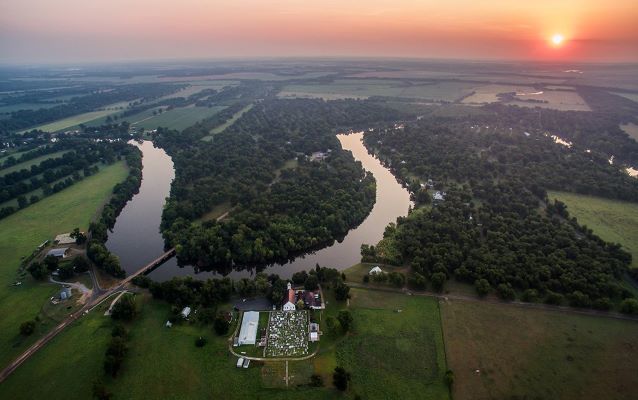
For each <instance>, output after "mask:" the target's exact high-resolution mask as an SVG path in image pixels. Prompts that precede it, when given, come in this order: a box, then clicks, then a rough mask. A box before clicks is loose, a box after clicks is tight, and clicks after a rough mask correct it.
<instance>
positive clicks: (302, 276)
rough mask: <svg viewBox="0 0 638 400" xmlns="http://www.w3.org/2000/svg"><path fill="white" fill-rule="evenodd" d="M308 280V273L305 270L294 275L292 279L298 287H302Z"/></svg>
mask: <svg viewBox="0 0 638 400" xmlns="http://www.w3.org/2000/svg"><path fill="white" fill-rule="evenodd" d="M306 279H308V273H307V272H306V271H305V270H304V271H299V272H295V273H294V274H292V278H291V280H292V282H293V283H295V284H297V285H301V284H302V283H304V282H306Z"/></svg>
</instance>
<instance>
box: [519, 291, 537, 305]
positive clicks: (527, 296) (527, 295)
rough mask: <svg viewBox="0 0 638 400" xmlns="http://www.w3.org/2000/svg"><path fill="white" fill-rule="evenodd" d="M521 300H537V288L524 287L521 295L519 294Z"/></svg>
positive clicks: (530, 301)
mask: <svg viewBox="0 0 638 400" xmlns="http://www.w3.org/2000/svg"><path fill="white" fill-rule="evenodd" d="M521 300H523V301H525V302H528V303H533V302H536V301H538V290H536V289H531V288H530V289H526V290H525V291H524V292H523V295H522V296H521Z"/></svg>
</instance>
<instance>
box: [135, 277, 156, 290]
mask: <svg viewBox="0 0 638 400" xmlns="http://www.w3.org/2000/svg"><path fill="white" fill-rule="evenodd" d="M131 282H133V284H134V285H136V286H139V287H141V288H144V289H148V287H149V286H151V282H153V280H152V279H151V278H149V277H148V276H146V275H138V276H136V277H135V278H133V280H132V281H131Z"/></svg>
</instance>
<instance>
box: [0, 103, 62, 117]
mask: <svg viewBox="0 0 638 400" xmlns="http://www.w3.org/2000/svg"><path fill="white" fill-rule="evenodd" d="M59 105H60V103H18V104H10V105H6V106H0V114H8V113H12V112H14V111H20V110H39V109H40V108H52V107H55V106H59Z"/></svg>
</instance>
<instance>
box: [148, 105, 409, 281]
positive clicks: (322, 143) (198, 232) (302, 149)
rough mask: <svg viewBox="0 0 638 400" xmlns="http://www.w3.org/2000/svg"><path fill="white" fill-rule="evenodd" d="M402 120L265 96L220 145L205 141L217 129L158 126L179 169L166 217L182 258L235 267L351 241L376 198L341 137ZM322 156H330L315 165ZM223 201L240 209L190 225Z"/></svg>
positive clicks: (366, 108)
mask: <svg viewBox="0 0 638 400" xmlns="http://www.w3.org/2000/svg"><path fill="white" fill-rule="evenodd" d="M399 117H400V115H399V114H398V112H393V111H388V110H387V109H385V108H382V107H379V106H376V105H373V104H371V103H369V102H365V101H333V102H325V101H322V100H275V99H272V98H266V99H265V100H262V101H258V102H256V103H255V105H254V107H253V108H252V110H251V111H250V112H248V113H246V114H245V115H244V116H243V117H242V118H240V119H239V120H238V121H236V122H235V123H234V124H233V125H232V126H231V127H229V128H228V129H226V130H225V131H224V132H222V133H219V134H217V135H215V136H214V138H213V141H212V142H205V141H201V140H200V139H201V138H202V137H204V136H207V135H208V134H209V131H210V129H212V128H213V127H212V126H210V124H208V123H207V122H206V121H205V122H204V123H200V124H198V125H195V126H194V127H192V128H189V129H186V130H184V131H183V132H181V133H177V132H170V131H165V130H159V131H158V133H157V136H156V139H155V141H156V143H158V144H159V145H161V146H162V147H164V148H165V149H167V151H168V152H169V154H170V155H171V156H172V157H173V161H174V163H175V167H176V178H175V181H174V182H173V186H172V189H171V197H170V198H169V201H168V203H167V206H166V208H165V211H164V214H163V221H162V229H163V233H164V236H165V238H166V240H167V243H168V244H170V245H173V246H175V247H176V249H177V254H178V257H179V258H180V260H181V261H184V262H189V263H193V264H196V265H198V266H200V267H203V268H229V267H240V266H244V267H245V266H249V265H263V264H267V263H272V262H276V261H285V260H287V259H290V258H293V257H295V256H297V255H300V254H302V253H304V252H306V251H308V250H311V249H313V248H316V247H319V246H323V245H327V244H329V243H330V242H332V241H333V240H335V239H338V238H340V237H343V235H344V234H345V233H346V232H347V231H348V230H349V229H351V228H352V227H354V226H356V225H358V224H359V223H360V222H361V221H362V220H363V219H364V218H365V216H366V215H367V214H368V212H369V211H370V209H371V208H372V205H373V203H374V199H375V192H374V180H373V178H372V177H371V176H369V175H367V174H366V173H365V172H364V171H363V169H362V168H361V166H360V165H359V164H358V163H355V162H354V160H353V158H352V156H351V155H350V154H349V153H347V152H344V151H343V150H341V146H340V144H339V142H338V140H337V139H336V137H335V133H336V132H337V130H339V129H347V128H351V127H367V126H370V125H373V124H377V123H381V122H387V121H391V120H395V119H397V118H399ZM213 118H215V117H213ZM314 152H323V154H324V155H325V158H323V159H322V160H321V161H317V160H315V161H311V158H310V157H309V156H310V155H311V154H312V153H314ZM221 204H228V205H229V207H233V212H232V213H231V216H230V218H228V219H225V220H223V221H219V222H218V221H215V220H208V221H205V222H204V223H202V224H200V225H198V224H192V223H191V222H192V221H193V220H194V219H197V218H200V217H202V216H203V215H204V214H205V213H206V212H208V211H210V210H211V209H213V207H215V206H218V205H221Z"/></svg>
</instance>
